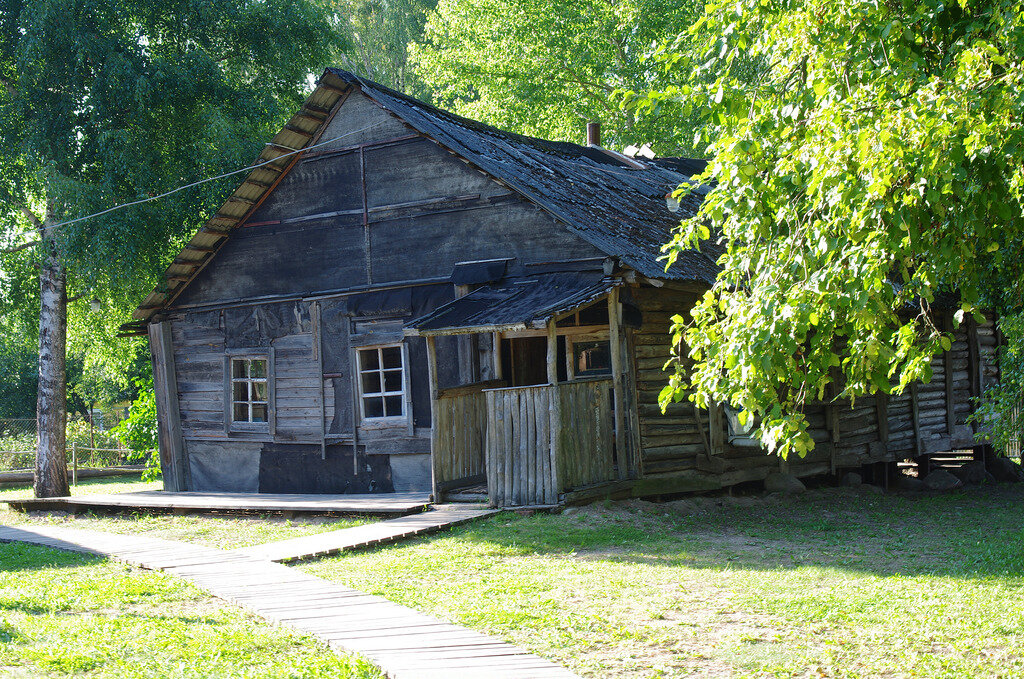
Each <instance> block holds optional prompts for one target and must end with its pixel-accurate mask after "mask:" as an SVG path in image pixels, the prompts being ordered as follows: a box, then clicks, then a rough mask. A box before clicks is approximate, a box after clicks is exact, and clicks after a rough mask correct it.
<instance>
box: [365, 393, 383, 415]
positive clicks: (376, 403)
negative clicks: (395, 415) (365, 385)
mask: <svg viewBox="0 0 1024 679" xmlns="http://www.w3.org/2000/svg"><path fill="white" fill-rule="evenodd" d="M363 416H364V417H366V418H370V417H384V399H382V398H378V397H374V398H364V399H363Z"/></svg>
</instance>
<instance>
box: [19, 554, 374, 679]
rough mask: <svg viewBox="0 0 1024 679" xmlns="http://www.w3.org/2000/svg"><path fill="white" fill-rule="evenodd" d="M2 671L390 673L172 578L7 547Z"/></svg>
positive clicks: (92, 674)
mask: <svg viewBox="0 0 1024 679" xmlns="http://www.w3.org/2000/svg"><path fill="white" fill-rule="evenodd" d="M0 676H4V677H67V676H82V677H88V678H89V679H99V678H106V677H111V678H115V677H116V678H122V677H160V678H164V677H172V678H178V677H183V678H184V677H195V678H197V679H200V678H201V679H205V678H207V677H309V678H313V677H325V678H326V677H332V678H334V677H339V678H345V677H359V678H369V677H373V678H380V677H382V675H381V674H380V673H379V672H378V671H377V670H376V669H374V668H373V667H372V666H370V665H368V664H367V663H365V662H364V661H362V660H360V659H358V658H354V657H343V656H339V655H337V654H336V653H334V652H333V651H331V650H330V649H328V648H327V647H326V646H324V645H322V644H320V643H318V642H317V641H316V640H314V639H312V638H310V637H307V636H303V635H300V634H297V633H292V632H290V631H288V630H287V629H285V628H281V627H272V626H270V625H267V624H266V623H263V622H261V621H259V620H258V619H256V618H254V617H252V616H250V615H248V614H246V613H245V612H243V611H242V610H240V609H238V608H234V607H231V606H225V605H224V604H223V602H220V601H218V600H216V599H213V598H211V597H208V596H206V595H204V594H203V593H201V592H200V591H199V590H198V589H196V588H194V587H192V586H190V585H188V584H187V583H184V582H182V581H180V580H176V579H174V578H172V577H170V576H167V575H163V574H160V573H154V572H150V571H142V570H137V569H133V568H130V567H128V566H124V565H122V564H117V563H114V562H110V561H106V560H103V559H99V558H95V557H87V556H82V555H75V554H69V553H66V552H59V551H55V550H50V549H45V548H42V547H35V546H31V545H24V544H0Z"/></svg>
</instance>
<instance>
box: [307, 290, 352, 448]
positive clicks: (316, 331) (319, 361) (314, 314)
mask: <svg viewBox="0 0 1024 679" xmlns="http://www.w3.org/2000/svg"><path fill="white" fill-rule="evenodd" d="M309 312H310V319H309V320H310V325H311V326H312V328H311V329H312V331H313V360H315V361H316V374H317V376H318V377H319V380H317V381H318V382H319V383H320V384H319V386H320V459H321V460H326V459H327V399H326V394H325V392H324V338H323V333H322V332H321V328H320V302H319V301H316V302H313V303H312V304H311V305H310V308H309ZM352 424H353V425H355V422H353V423H352ZM353 456H354V453H353Z"/></svg>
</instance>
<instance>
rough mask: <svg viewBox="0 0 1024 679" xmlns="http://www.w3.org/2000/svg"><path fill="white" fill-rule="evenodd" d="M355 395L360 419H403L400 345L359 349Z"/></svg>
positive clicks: (403, 377) (403, 402) (403, 380)
mask: <svg viewBox="0 0 1024 679" xmlns="http://www.w3.org/2000/svg"><path fill="white" fill-rule="evenodd" d="M357 355H358V357H359V396H360V404H361V407H362V415H363V419H364V420H382V419H402V418H405V416H406V412H405V391H406V389H405V365H404V360H403V353H402V345H401V344H396V345H391V346H384V347H369V348H366V349H359V351H358V353H357Z"/></svg>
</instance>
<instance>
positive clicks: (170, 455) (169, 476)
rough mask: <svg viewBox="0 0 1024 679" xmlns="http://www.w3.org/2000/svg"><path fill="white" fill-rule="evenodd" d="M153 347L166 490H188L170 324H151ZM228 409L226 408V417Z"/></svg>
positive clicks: (161, 458) (157, 410)
mask: <svg viewBox="0 0 1024 679" xmlns="http://www.w3.org/2000/svg"><path fill="white" fill-rule="evenodd" d="M149 348H150V351H151V352H152V355H153V388H154V390H155V391H156V412H157V436H158V439H159V443H160V467H161V469H162V470H163V479H164V490H167V491H183V490H188V488H187V485H186V479H187V478H188V476H187V474H188V470H187V469H186V464H187V459H186V457H185V441H184V438H183V437H182V433H181V412H180V410H179V409H178V385H177V380H176V378H175V374H174V349H173V345H172V344H171V324H170V323H169V322H167V321H164V322H162V323H150V324H149ZM229 367H230V366H229ZM228 374H229V375H230V373H228ZM228 399H229V400H230V395H229V396H228ZM228 410H229V409H228V408H225V415H227V412H228Z"/></svg>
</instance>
